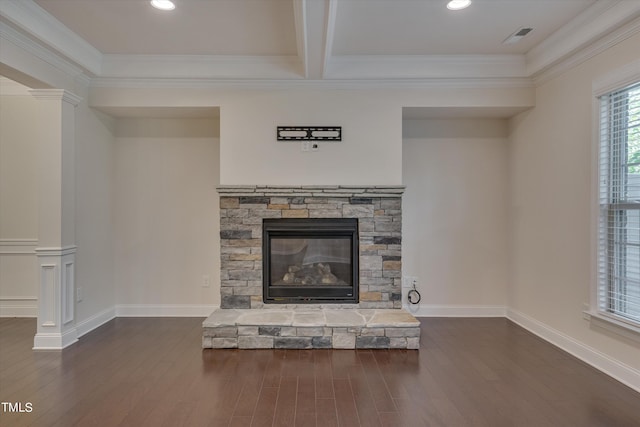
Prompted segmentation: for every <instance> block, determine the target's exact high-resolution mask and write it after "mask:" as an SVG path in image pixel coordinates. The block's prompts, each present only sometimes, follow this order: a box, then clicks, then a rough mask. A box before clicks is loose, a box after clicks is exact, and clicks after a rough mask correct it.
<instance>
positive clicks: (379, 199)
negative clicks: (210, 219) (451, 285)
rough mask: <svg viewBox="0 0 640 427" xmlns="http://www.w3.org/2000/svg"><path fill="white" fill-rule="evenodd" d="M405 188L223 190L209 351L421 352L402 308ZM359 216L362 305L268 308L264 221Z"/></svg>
mask: <svg viewBox="0 0 640 427" xmlns="http://www.w3.org/2000/svg"><path fill="white" fill-rule="evenodd" d="M403 192H404V187H402V186H223V187H218V193H219V194H220V254H221V265H220V282H221V287H220V293H221V308H220V309H218V310H216V311H215V312H214V313H213V314H212V315H211V316H210V317H209V318H208V319H207V320H206V321H205V322H204V323H203V328H204V332H203V342H202V345H203V348H404V349H417V348H418V347H419V340H420V324H419V322H418V321H417V320H416V319H415V318H414V317H413V316H412V315H410V314H409V313H408V312H406V311H405V310H403V309H402V300H401V298H402V296H401V282H402V193H403ZM272 218H357V219H358V240H359V248H358V249H359V251H358V252H359V258H358V260H359V301H358V303H356V304H329V303H326V304H325V303H323V304H265V303H264V301H263V296H262V291H263V283H262V231H263V230H262V223H263V220H264V219H272Z"/></svg>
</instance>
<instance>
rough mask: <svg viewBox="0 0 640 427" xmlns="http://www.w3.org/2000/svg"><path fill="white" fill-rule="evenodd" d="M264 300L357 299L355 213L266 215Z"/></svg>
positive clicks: (314, 301) (315, 300)
mask: <svg viewBox="0 0 640 427" xmlns="http://www.w3.org/2000/svg"><path fill="white" fill-rule="evenodd" d="M263 282H264V283H263V284H264V286H263V288H264V292H263V300H264V302H265V303H332V302H333V303H355V302H358V223H357V219H342V218H341V219H274V220H272V219H265V220H264V222H263Z"/></svg>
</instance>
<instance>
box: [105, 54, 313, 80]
mask: <svg viewBox="0 0 640 427" xmlns="http://www.w3.org/2000/svg"><path fill="white" fill-rule="evenodd" d="M100 77H103V78H116V77H120V78H125V79H126V78H137V79H140V78H149V79H158V78H162V79H180V78H193V79H261V78H263V79H287V78H288V79H294V80H296V79H301V78H302V64H301V63H300V58H299V57H298V56H232V55H219V56H211V55H104V56H103V63H102V74H101V76H100Z"/></svg>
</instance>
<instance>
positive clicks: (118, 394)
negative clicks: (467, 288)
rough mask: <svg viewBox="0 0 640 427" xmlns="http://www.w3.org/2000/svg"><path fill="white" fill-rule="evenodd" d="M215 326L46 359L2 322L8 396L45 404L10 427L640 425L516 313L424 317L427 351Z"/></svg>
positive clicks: (151, 324) (631, 399) (622, 402)
mask: <svg viewBox="0 0 640 427" xmlns="http://www.w3.org/2000/svg"><path fill="white" fill-rule="evenodd" d="M202 320H203V319H194V318H160V319H151V318H135V319H132V318H118V319H115V320H113V321H111V322H109V323H107V324H106V325H104V326H102V327H100V328H98V329H97V330H95V331H93V332H91V333H89V334H87V335H85V336H84V337H82V338H81V339H80V341H79V342H78V343H77V344H75V345H73V346H71V347H69V348H67V349H65V350H63V351H60V352H44V351H39V352H34V351H32V350H31V346H32V344H33V335H34V333H35V320H34V319H0V401H2V402H12V403H14V404H15V403H20V404H21V408H22V409H23V410H27V407H26V403H27V402H28V403H30V404H31V407H32V411H31V412H23V413H15V412H13V413H12V412H8V411H6V410H5V411H2V409H3V408H1V407H0V425H2V426H11V427H13V426H63V427H67V426H76V425H77V426H172V427H173V426H294V425H295V426H367V427H369V426H394V427H395V426H454V427H458V426H491V427H496V426H535V427H540V426H563V427H566V426H579V427H582V426H640V394H639V393H636V392H635V391H633V390H631V389H629V388H627V387H625V386H624V385H622V384H620V383H618V382H616V381H615V380H613V379H611V378H609V377H608V376H606V375H604V374H602V373H600V372H598V371H596V370H595V369H593V368H590V367H589V366H587V365H585V364H584V363H582V362H580V361H578V360H577V359H575V358H573V357H571V356H570V355H568V354H567V353H565V352H563V351H561V350H559V349H557V348H555V347H553V346H552V345H550V344H548V343H546V342H544V341H542V340H541V339H539V338H537V337H535V336H534V335H532V334H530V333H528V332H526V331H525V330H523V329H522V328H520V327H518V326H517V325H515V324H513V323H511V322H510V321H508V320H506V319H501V318H496V319H438V318H428V319H421V322H422V337H421V343H422V345H421V348H420V351H412V350H391V351H388V350H355V351H352V350H205V351H203V350H202V349H201V348H200V336H201V322H202ZM3 406H6V405H4V404H3ZM5 409H9V408H8V407H6V408H5ZM13 409H16V406H15V405H14V407H13Z"/></svg>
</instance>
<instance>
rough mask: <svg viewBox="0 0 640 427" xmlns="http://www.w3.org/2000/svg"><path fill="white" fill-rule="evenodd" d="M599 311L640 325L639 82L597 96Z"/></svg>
mask: <svg viewBox="0 0 640 427" xmlns="http://www.w3.org/2000/svg"><path fill="white" fill-rule="evenodd" d="M599 171H600V177H599V178H600V179H599V209H600V212H599V236H598V237H599V252H598V255H599V259H598V309H599V310H600V311H601V312H604V313H608V314H610V315H613V316H615V317H617V318H619V319H621V320H625V321H630V322H633V323H636V324H640V82H638V83H635V84H633V85H631V86H628V87H626V88H623V89H620V90H616V91H613V92H610V93H607V94H605V95H603V96H601V97H600V164H599Z"/></svg>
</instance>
